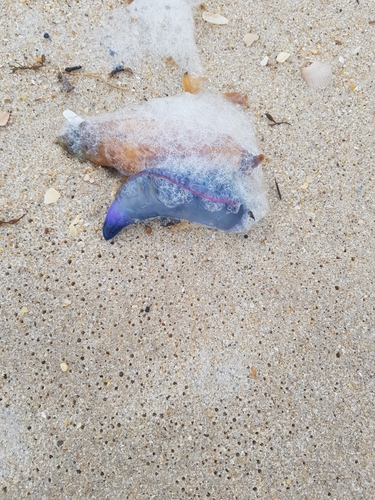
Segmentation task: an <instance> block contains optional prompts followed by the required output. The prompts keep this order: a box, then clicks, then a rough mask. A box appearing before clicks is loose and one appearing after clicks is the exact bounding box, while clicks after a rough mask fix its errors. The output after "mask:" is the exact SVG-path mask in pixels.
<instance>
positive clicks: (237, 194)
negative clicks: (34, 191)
mask: <svg viewBox="0 0 375 500" xmlns="http://www.w3.org/2000/svg"><path fill="white" fill-rule="evenodd" d="M69 120H70V121H68V122H67V123H66V124H65V126H64V128H63V130H62V132H61V134H60V137H59V142H60V144H61V145H62V146H63V147H64V148H65V149H67V150H68V151H69V152H70V153H72V154H74V155H76V156H78V157H79V158H80V159H82V160H91V161H93V162H94V163H96V164H98V165H104V166H112V167H114V168H117V169H118V170H119V171H120V172H121V173H123V174H125V175H130V177H129V178H128V179H127V181H126V182H125V184H124V185H123V187H122V188H121V189H120V191H119V192H118V194H117V196H116V199H115V201H114V202H113V204H112V205H111V207H110V209H109V211H108V214H107V217H106V220H105V223H104V228H103V234H104V237H105V238H106V239H110V238H112V237H113V236H115V235H116V234H117V233H118V232H119V231H120V230H121V229H122V228H124V227H127V226H129V225H131V224H134V223H136V222H138V221H141V220H146V219H149V218H152V217H158V216H169V217H175V218H179V219H186V220H189V221H191V222H196V223H199V224H202V225H205V226H208V227H213V228H217V229H220V230H224V231H234V232H237V231H246V230H247V229H249V228H250V227H251V226H252V224H253V223H254V221H255V220H259V219H260V218H262V217H263V215H264V214H265V213H266V210H267V201H266V197H265V193H264V190H263V187H262V170H261V166H260V162H261V161H262V159H263V155H260V154H259V152H258V149H257V145H256V140H255V135H254V132H253V129H252V126H251V123H249V120H248V117H247V116H246V114H245V113H244V111H243V110H241V109H239V106H238V105H235V104H233V103H231V102H228V100H227V99H225V98H224V97H222V96H220V95H216V94H210V93H200V94H196V95H190V94H182V95H179V96H175V97H167V98H162V99H153V100H151V101H149V102H147V103H146V104H143V105H140V106H137V107H132V108H127V109H124V110H120V111H117V112H116V113H113V114H107V115H102V116H95V117H86V118H80V117H77V116H74V117H72V118H70V119H69Z"/></svg>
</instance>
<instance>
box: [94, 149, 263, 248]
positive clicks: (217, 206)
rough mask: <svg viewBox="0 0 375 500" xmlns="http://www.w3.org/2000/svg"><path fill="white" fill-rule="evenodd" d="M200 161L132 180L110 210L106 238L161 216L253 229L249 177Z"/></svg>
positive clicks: (170, 163) (235, 229) (227, 228)
mask: <svg viewBox="0 0 375 500" xmlns="http://www.w3.org/2000/svg"><path fill="white" fill-rule="evenodd" d="M201 162H202V160H201V159H200V158H194V159H192V158H188V159H185V160H180V162H179V163H178V165H177V166H178V169H176V165H173V163H175V160H174V161H168V160H167V161H166V162H164V163H163V164H162V165H161V166H160V167H159V168H157V169H148V170H144V171H142V172H140V173H138V174H135V175H133V176H131V177H130V178H129V179H128V180H127V182H126V183H125V184H124V185H123V186H122V188H121V189H120V191H119V192H118V194H117V196H116V199H115V201H114V202H113V203H112V205H111V207H110V208H109V210H108V213H107V217H106V219H105V222H104V227H103V235H104V238H105V239H106V240H109V239H111V238H113V237H114V236H116V234H118V233H119V232H120V231H121V230H122V229H123V228H125V227H127V226H130V225H131V224H134V223H137V222H140V221H143V220H146V219H150V218H154V217H160V216H167V217H175V218H178V219H184V220H188V221H190V222H195V223H199V224H202V225H204V226H208V227H212V228H216V229H220V230H223V231H232V232H239V231H243V230H244V229H245V228H249V227H250V226H251V224H252V223H253V222H254V221H255V216H254V214H253V211H252V210H251V208H253V209H254V207H251V204H250V206H249V203H248V200H247V199H246V198H247V197H246V195H245V190H244V189H243V188H244V186H245V185H246V177H247V174H244V173H233V172H232V173H231V174H230V175H228V173H227V171H226V170H225V169H222V168H215V169H212V168H211V169H207V168H203V166H202V165H200V163H201ZM192 167H193V168H192ZM218 167H220V166H218ZM181 169H182V172H181Z"/></svg>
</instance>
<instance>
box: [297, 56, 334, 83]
mask: <svg viewBox="0 0 375 500" xmlns="http://www.w3.org/2000/svg"><path fill="white" fill-rule="evenodd" d="M301 75H302V78H303V79H304V80H305V82H306V83H307V85H308V86H309V87H310V88H312V89H314V90H317V89H324V88H326V87H328V86H329V85H330V84H331V82H332V71H331V68H330V66H329V65H328V64H326V63H322V62H320V61H315V62H313V63H312V64H311V65H310V66H308V67H307V68H301Z"/></svg>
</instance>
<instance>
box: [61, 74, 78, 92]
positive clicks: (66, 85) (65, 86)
mask: <svg viewBox="0 0 375 500" xmlns="http://www.w3.org/2000/svg"><path fill="white" fill-rule="evenodd" d="M57 78H58V79H59V81H60V82H61V84H62V91H63V92H71V91H72V90H74V85H72V84H71V83H70V81H69V79H68V77H67V76H66V75H64V74H63V73H61V71H59V72H58V74H57Z"/></svg>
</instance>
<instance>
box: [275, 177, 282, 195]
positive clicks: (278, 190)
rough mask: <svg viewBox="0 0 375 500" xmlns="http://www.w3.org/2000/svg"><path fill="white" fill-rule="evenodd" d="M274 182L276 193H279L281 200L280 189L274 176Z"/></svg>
mask: <svg viewBox="0 0 375 500" xmlns="http://www.w3.org/2000/svg"><path fill="white" fill-rule="evenodd" d="M275 184H276V189H277V194H278V195H279V198H280V200H282V196H281V191H280V188H279V185H278V183H277V180H276V177H275Z"/></svg>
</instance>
